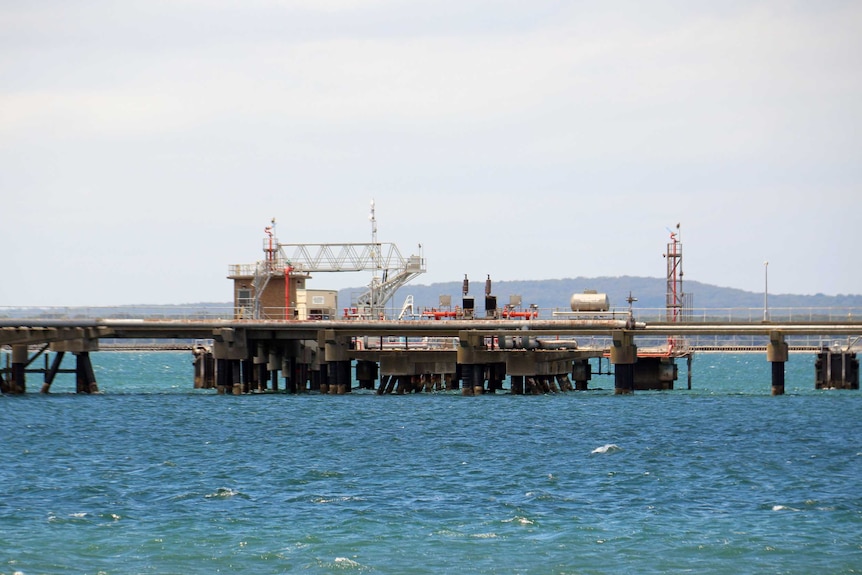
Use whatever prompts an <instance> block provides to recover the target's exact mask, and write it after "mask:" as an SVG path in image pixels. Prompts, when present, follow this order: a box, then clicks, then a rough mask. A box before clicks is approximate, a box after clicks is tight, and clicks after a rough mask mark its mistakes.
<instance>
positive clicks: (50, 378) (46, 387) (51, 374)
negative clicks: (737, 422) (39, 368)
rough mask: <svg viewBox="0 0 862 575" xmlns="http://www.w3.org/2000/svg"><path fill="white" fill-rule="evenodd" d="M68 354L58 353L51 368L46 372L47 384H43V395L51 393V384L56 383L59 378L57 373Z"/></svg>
mask: <svg viewBox="0 0 862 575" xmlns="http://www.w3.org/2000/svg"><path fill="white" fill-rule="evenodd" d="M65 354H66V352H63V351H58V352H57V353H56V354H54V360H53V361H52V362H51V367H50V368H49V369H48V371H47V372H45V383H43V384H42V390H41V393H50V392H51V384H52V383H54V378H55V377H57V372H58V371H59V370H60V364H61V363H62V362H63V356H64V355H65Z"/></svg>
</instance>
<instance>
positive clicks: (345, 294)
mask: <svg viewBox="0 0 862 575" xmlns="http://www.w3.org/2000/svg"><path fill="white" fill-rule="evenodd" d="M683 285H684V289H685V292H686V293H688V294H691V296H692V307H694V308H758V307H761V306H763V292H760V293H757V292H748V291H744V290H740V289H735V288H727V287H719V286H715V285H710V284H704V283H700V282H696V281H686V282H685V283H684V284H683ZM491 287H492V289H491V291H492V294H493V295H496V296H497V303H498V306H500V307H502V306H503V305H504V304H506V303H508V302H509V296H510V295H520V296H521V299H522V303H523V305H524V307H526V306H529V305H530V304H536V305H538V306H539V307H540V308H542V309H553V308H559V309H561V310H568V309H569V299H570V298H571V296H572V294H573V293H581V292H583V291H584V290H585V289H594V290H596V291H598V292H599V293H605V294H607V295H608V299H609V300H610V303H611V307H615V308H619V309H622V308H625V307H628V304H627V303H626V298H627V297H628V296H629V293H631V294H632V296H633V297H636V298H637V302H636V303H635V304H634V307H635V308H663V307H664V306H665V299H666V292H667V280H666V279H665V278H650V277H639V276H620V277H595V278H586V277H576V278H564V279H548V280H530V281H494V282H492V286H491ZM362 291H364V288H355V289H346V290H341V291H340V292H339V294H338V301H339V305H341V306H342V307H344V306H347V305H349V303H350V300H351V294H354V295H358V294H359V293H361V292H362ZM408 295H412V296H413V300H414V305H415V307H416V308H417V309H423V308H426V307H428V308H430V307H438V305H439V296H440V295H450V296H452V305H453V306H454V305H460V301H461V282H445V283H434V284H430V285H420V284H415V285H414V284H409V285H407V286H405V287H403V288H401V289H400V290H399V291H398V293H397V294H396V295H395V297H394V298H393V300H392V302H391V303H390V304H389V305H390V307H397V308H400V307H401V305H402V304H403V303H404V299H405V298H406V297H407V296H408ZM470 295H472V296H474V297H475V298H476V307H477V308H484V305H485V304H484V297H485V281H484V280H479V281H476V280H471V281H470ZM769 306H770V307H771V308H772V307H775V308H781V307H804V308H810V307H818V308H822V307H840V308H848V307H858V308H862V295H837V296H828V295H823V294H816V295H793V294H772V293H770V294H769Z"/></svg>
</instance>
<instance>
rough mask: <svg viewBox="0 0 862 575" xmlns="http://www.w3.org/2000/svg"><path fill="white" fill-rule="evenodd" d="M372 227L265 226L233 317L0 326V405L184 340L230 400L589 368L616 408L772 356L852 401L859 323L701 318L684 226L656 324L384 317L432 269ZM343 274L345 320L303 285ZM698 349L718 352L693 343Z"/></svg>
mask: <svg viewBox="0 0 862 575" xmlns="http://www.w3.org/2000/svg"><path fill="white" fill-rule="evenodd" d="M371 215H372V217H371V220H372V226H373V234H372V241H371V242H370V243H346V244H282V243H280V242H279V241H278V239H277V237H276V236H275V220H274V219H273V220H272V223H271V225H270V226H267V227H266V228H265V230H264V231H265V237H264V241H263V252H264V258H263V259H262V260H260V261H258V262H256V263H254V264H236V265H231V266H229V269H228V276H227V277H228V279H230V280H231V281H232V282H233V294H234V297H233V305H232V307H231V308H230V310H228V312H227V313H226V314H225V315H226V316H227V317H218V318H212V317H207V316H206V314H197V315H196V314H194V313H191V314H189V316H188V317H175V316H174V317H172V316H169V315H166V316H156V315H153V314H141V315H140V316H139V317H102V316H100V315H99V314H98V311H97V312H96V315H95V316H88V315H86V314H78V313H73V314H69V313H50V312H48V313H41V314H37V313H30V314H27V313H19V314H17V315H16V317H6V318H0V347H2V348H4V349H8V350H10V352H9V353H6V352H4V354H3V355H4V357H5V359H6V363H5V366H0V391H2V392H3V393H8V394H22V393H26V391H27V383H26V379H27V374H28V373H30V374H33V373H37V374H40V375H42V378H43V381H42V385H41V391H42V392H44V393H47V392H49V391H50V389H51V385H52V384H53V382H54V380H55V378H56V376H57V375H58V374H60V373H74V374H75V381H76V391H77V392H78V393H96V392H98V390H99V388H98V382H97V381H96V375H95V371H94V369H93V365H92V361H91V357H90V355H91V354H92V353H94V352H98V351H99V350H100V349H102V347H101V346H100V342H107V343H106V346H105V348H106V349H109V348H117V346H120V347H122V346H123V342H140V341H144V342H161V343H158V344H154V345H160V346H166V345H168V344H166V343H164V342H186V343H185V344H183V345H185V346H188V348H190V349H191V350H192V354H193V363H194V375H193V380H194V382H193V385H194V387H195V388H200V389H215V390H217V392H218V393H223V394H244V393H273V392H281V391H283V392H287V393H305V392H315V393H321V394H332V395H340V394H346V393H349V392H350V391H351V390H352V389H354V383H357V384H358V388H360V389H368V390H375V391H376V392H377V393H379V394H386V393H396V394H403V393H415V392H428V391H446V390H449V391H452V390H460V392H461V393H462V394H464V395H480V394H484V393H495V392H498V391H501V390H503V389H507V391H508V392H509V393H512V394H524V395H526V394H540V393H552V392H565V391H585V390H588V389H589V383H590V381H591V379H592V375H593V372H592V370H593V363H594V362H591V360H596V363H598V366H599V371H601V369H602V368H601V365H602V362H603V361H606V362H607V366H608V372H611V370H612V373H613V377H614V391H615V393H617V394H630V393H633V392H635V391H636V390H671V389H674V387H675V385H676V382H677V380H678V374H679V370H678V362H679V361H686V362H687V364H688V369H687V374H688V381H687V382H686V387H687V388H689V389H690V388H691V386H692V370H691V359H692V354H693V353H695V351H696V350H697V349H698V348H700V349H714V350H720V349H723V348H724V349H728V348H729V349H737V350H738V349H748V350H753V349H758V350H760V351H761V353H762V352H764V351H765V355H766V360H767V361H768V362H770V363H771V366H772V378H771V386H772V393H773V394H774V395H782V394H783V393H784V387H785V379H784V364H785V362H787V360H788V358H789V353H790V352H791V351H792V350H795V351H799V352H802V351H805V352H807V353H811V354H813V355H814V372H815V377H814V385H815V386H816V387H817V388H842V389H859V362H858V360H857V358H856V352H855V345H856V343H858V342H859V340H860V338H862V321H860V320H859V319H856V318H862V314H859V313H855V314H854V313H852V312H850V313H843V312H842V313H840V314H838V315H834V314H832V313H831V312H830V313H822V312H811V311H809V312H808V313H800V312H799V311H796V312H793V311H792V310H791V311H790V312H789V313H785V314H778V313H775V310H772V311H771V310H770V309H769V308H768V305H767V302H766V295H767V294H766V292H765V293H764V308H763V313H762V316H760V315H759V314H755V315H752V314H749V315H748V317H744V318H740V317H736V316H735V315H734V314H729V315H725V314H724V313H721V312H719V311H718V310H701V311H699V312H698V313H694V310H693V308H692V306H691V297H690V294H687V293H685V292H684V291H683V284H682V277H683V274H682V244H681V241H680V239H679V226H677V229H676V231H672V232H671V235H670V241H669V242H668V244H667V251H666V252H665V259H666V263H667V301H666V306H665V307H664V308H663V309H661V310H659V312H658V313H657V314H655V315H653V316H649V317H647V316H646V315H645V314H644V313H643V310H638V309H636V308H635V307H634V305H633V304H634V303H635V302H636V301H637V300H636V298H634V297H633V296H632V295H631V294H630V295H629V298H628V299H627V304H628V307H627V308H623V309H615V308H614V309H612V308H611V307H610V305H609V301H608V298H607V296H605V295H604V294H599V293H596V292H594V291H590V290H587V291H585V292H584V293H578V294H573V295H572V297H571V300H570V302H569V304H570V305H569V309H566V310H563V311H560V310H554V311H552V312H550V313H548V312H546V311H545V310H539V309H538V307H537V306H535V305H527V306H523V305H522V298H521V297H520V296H519V295H510V297H509V300H508V303H506V304H505V305H503V306H500V305H499V304H498V298H497V297H496V296H495V295H494V293H493V289H492V283H491V278H490V276H488V278H487V279H486V281H485V284H484V287H485V289H484V306H477V302H476V298H475V297H474V296H473V295H471V293H470V284H469V280H468V279H467V276H465V277H464V280H463V287H462V293H461V297H460V301H456V304H455V305H453V299H454V298H453V297H452V296H451V295H441V296H440V298H439V302H438V305H437V306H435V307H433V308H430V309H429V308H424V309H421V310H417V309H416V308H415V306H414V302H413V300H412V297H410V296H408V298H407V299H406V300H405V302H404V305H403V306H402V307H401V308H400V310H393V309H391V308H388V307H387V304H388V302H389V301H390V300H391V299H392V297H393V296H394V294H395V293H396V291H397V290H398V288H400V287H402V286H404V285H405V284H406V283H407V282H409V281H410V280H411V279H413V278H415V277H417V276H418V275H419V274H421V273H424V271H425V260H424V257H423V256H422V254H421V246H420V254H418V255H415V254H414V255H410V256H408V257H403V256H402V255H401V252H400V251H399V250H398V248H397V247H396V246H394V244H383V243H380V242H378V241H377V234H376V220H375V218H374V206H373V204H372V214H371ZM345 271H352V272H355V271H371V272H372V274H373V275H372V280H371V282H370V284H369V286H368V289H367V290H366V291H365V292H363V293H362V294H361V295H360V296H359V297H358V298H356V300H355V301H352V302H350V304H349V305H347V306H339V304H338V302H337V292H335V291H333V290H313V289H309V288H308V286H307V285H306V281H307V280H309V279H310V278H311V275H312V274H320V273H331V272H345ZM175 314H176V310H174V315H175ZM120 315H126V316H127V315H128V313H126V314H120ZM82 316H83V317H82ZM700 338H713V341H712V343H711V344H708V345H698V343H699V342H700ZM739 338H743V339H744V340H745V341H747V342H748V343H746V344H740V343H739ZM810 338H814V339H815V341H816V343H815V344H814V345H812V343H811V339H810ZM188 342H191V343H188ZM695 342H697V343H695ZM719 342H721V343H719ZM841 342H844V343H841ZM129 345H134V344H133V343H130V344H129ZM67 356H71V357H74V361H75V365H74V367H67V368H64V367H63V361H64V358H65V357H67ZM40 358H42V365H41V366H40V365H39V362H38V361H37V360H39V359H40ZM504 382H507V383H508V387H506V386H505V384H504Z"/></svg>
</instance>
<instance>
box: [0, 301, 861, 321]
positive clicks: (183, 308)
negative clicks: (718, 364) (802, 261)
mask: <svg viewBox="0 0 862 575" xmlns="http://www.w3.org/2000/svg"><path fill="white" fill-rule="evenodd" d="M251 311H252V310H250V309H248V307H242V306H240V307H234V306H233V305H230V304H224V305H221V304H199V305H194V304H188V305H166V306H158V305H118V306H26V307H23V306H0V318H20V319H115V318H116V319H236V318H240V319H251V316H250V312H251ZM287 311H289V312H290V313H289V314H285V308H284V307H278V306H276V307H266V308H263V309H261V314H262V317H261V319H271V320H279V319H285V317H293V308H290V309H288V310H287ZM383 311H384V317H385V318H386V319H394V318H397V317H398V315H399V314H400V313H401V311H402V310H401V308H400V307H387V308H386V309H385V310H383ZM422 311H425V310H424V309H423V308H418V307H417V308H416V310H415V313H414V314H413V315H412V316H406V317H405V321H406V320H411V319H427V316H426V317H423V316H422ZM537 311H538V315H537V316H536V319H543V320H546V319H560V320H565V319H573V318H574V317H577V318H582V319H596V318H605V317H613V318H617V319H618V318H620V317H622V316H627V315H628V313H629V310H628V309H627V308H626V309H614V310H610V311H608V312H596V313H589V312H579V313H577V314H574V313H572V312H570V311H567V310H564V309H562V308H553V309H548V308H545V309H541V308H540V309H538V310H537ZM498 312H499V310H498ZM631 313H632V316H633V318H634V319H635V320H636V321H638V322H645V323H647V324H650V323H653V324H654V323H666V322H667V310H666V309H665V308H633V309H632V310H631ZM472 317H473V318H475V319H486V313H485V310H480V309H475V310H473V315H472ZM497 317H498V318H499V313H498V314H497ZM767 318H768V321H771V322H827V323H837V322H844V321H860V320H862V308H853V307H798V308H796V307H794V308H790V307H788V308H770V309H769V311H768V314H767ZM329 319H333V320H338V319H343V318H342V317H341V311H340V310H339V311H337V317H331V318H329ZM440 321H446V320H445V319H442V320H440ZM763 321H764V314H763V308H697V309H693V310H690V312H689V313H687V314H686V315H685V317H683V318H682V319H681V321H680V322H679V323H685V324H698V323H751V324H759V323H763Z"/></svg>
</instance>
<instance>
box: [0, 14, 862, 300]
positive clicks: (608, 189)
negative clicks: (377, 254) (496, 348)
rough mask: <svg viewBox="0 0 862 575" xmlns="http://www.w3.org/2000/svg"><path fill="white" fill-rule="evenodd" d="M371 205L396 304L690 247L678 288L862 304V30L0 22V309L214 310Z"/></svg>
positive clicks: (385, 22)
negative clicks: (239, 275) (457, 283)
mask: <svg viewBox="0 0 862 575" xmlns="http://www.w3.org/2000/svg"><path fill="white" fill-rule="evenodd" d="M372 198H374V199H375V201H376V211H377V220H378V229H379V240H380V241H383V242H394V243H396V244H397V245H398V246H399V248H400V249H401V251H402V253H403V254H404V255H407V254H409V253H411V252H417V251H418V245H419V244H420V243H421V244H422V250H423V255H424V256H425V258H426V259H427V265H428V273H427V274H426V275H424V276H422V277H420V278H419V279H417V280H415V283H423V284H428V283H434V282H440V281H452V280H460V279H461V278H463V276H464V274H468V275H469V276H470V277H471V279H474V280H476V281H481V280H483V279H484V278H485V275H486V274H490V275H491V277H492V278H493V279H494V280H497V281H500V280H526V279H551V278H564V277H576V276H623V275H639V276H652V277H664V276H665V261H664V259H663V258H662V253H663V252H664V250H665V247H666V243H667V241H668V228H672V227H674V226H675V225H676V224H677V223H681V224H682V239H683V242H684V247H683V249H684V271H685V278H686V279H687V280H697V281H701V282H707V283H713V284H717V285H721V286H729V287H736V288H741V289H745V290H750V291H762V290H763V285H764V275H765V274H764V271H765V270H764V261H765V260H768V261H769V266H768V274H769V275H768V278H769V290H770V292H774V293H818V292H822V293H826V294H838V293H856V294H858V293H862V265H860V257H859V253H860V251H859V250H860V244H862V241H860V240H862V210H860V208H862V3H860V2H852V1H851V2H833V1H818V2H807V1H806V2H802V1H799V2H794V1H788V0H782V1H764V2H757V1H745V2H733V1H723V2H695V1H689V0H684V1H683V0H680V1H665V2H642V1H631V2H615V1H598V0H597V1H593V2H580V1H550V0H530V1H529V2H524V1H522V0H518V1H514V0H494V1H492V0H440V1H436V2H416V1H397V0H244V1H242V2H229V1H227V0H174V1H170V2H168V1H159V0H141V1H138V0H125V1H123V2H115V1H110V2H109V1H99V0H88V1H76V0H62V1H60V0H58V1H47V0H46V1H40V0H21V1H19V0H5V1H4V2H2V4H0V238H2V246H3V256H2V270H3V272H2V281H0V306H4V305H5V306H9V305H13V306H17V305H107V304H123V303H129V304H132V303H153V304H161V303H189V302H199V301H230V299H231V297H232V291H231V289H232V288H231V282H230V281H228V280H227V279H226V275H227V270H228V266H229V265H230V264H237V263H252V262H254V261H256V260H259V259H262V258H263V252H262V251H261V246H262V240H263V238H264V227H265V226H266V225H268V224H269V222H270V220H271V219H272V218H273V217H275V218H276V220H277V232H278V236H279V239H280V240H281V241H282V242H284V243H320V242H331V243H335V242H367V241H370V239H371V226H370V223H369V220H368V214H369V202H370V200H371V199H372ZM369 277H370V276H369V275H368V274H364V273H352V274H346V273H345V274H319V275H317V276H316V277H315V279H314V280H313V281H312V282H311V283H310V284H309V287H317V288H332V289H337V288H342V287H348V286H361V285H364V284H365V283H367V282H368V280H369ZM696 301H697V299H696V294H695V302H696ZM566 303H567V302H561V305H566Z"/></svg>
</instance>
